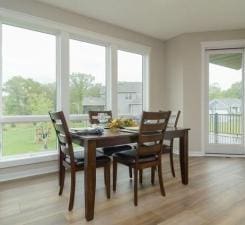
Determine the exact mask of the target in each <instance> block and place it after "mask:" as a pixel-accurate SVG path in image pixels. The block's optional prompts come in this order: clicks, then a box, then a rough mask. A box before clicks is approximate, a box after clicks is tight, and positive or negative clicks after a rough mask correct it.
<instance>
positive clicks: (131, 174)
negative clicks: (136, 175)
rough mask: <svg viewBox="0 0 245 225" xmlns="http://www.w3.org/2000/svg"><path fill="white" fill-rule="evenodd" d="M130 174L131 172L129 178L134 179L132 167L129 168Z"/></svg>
mask: <svg viewBox="0 0 245 225" xmlns="http://www.w3.org/2000/svg"><path fill="white" fill-rule="evenodd" d="M128 172H129V178H130V179H132V177H133V173H132V167H131V166H129V167H128Z"/></svg>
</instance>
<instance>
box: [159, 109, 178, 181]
mask: <svg viewBox="0 0 245 225" xmlns="http://www.w3.org/2000/svg"><path fill="white" fill-rule="evenodd" d="M180 113H181V111H180V110H178V111H177V112H171V116H170V118H169V121H168V127H174V128H176V127H177V124H178V121H179V117H180ZM165 140H166V139H165ZM167 142H168V143H167ZM173 146H174V138H172V139H169V140H166V141H164V142H163V154H165V153H169V159H170V167H171V172H172V176H173V177H175V170H174V160H173Z"/></svg>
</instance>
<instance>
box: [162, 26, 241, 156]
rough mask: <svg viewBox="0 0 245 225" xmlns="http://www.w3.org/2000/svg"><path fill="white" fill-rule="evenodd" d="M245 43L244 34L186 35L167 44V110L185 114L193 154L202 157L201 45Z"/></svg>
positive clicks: (184, 121)
mask: <svg viewBox="0 0 245 225" xmlns="http://www.w3.org/2000/svg"><path fill="white" fill-rule="evenodd" d="M240 39H245V29H244V30H233V31H219V32H200V33H191V34H183V35H180V36H178V37H176V38H174V39H171V40H169V41H166V42H165V44H166V46H165V48H166V52H165V59H166V68H165V79H166V84H167V86H168V87H167V88H165V91H166V92H165V95H167V96H169V98H168V101H167V102H166V103H167V105H166V108H171V109H178V108H179V109H181V110H183V114H182V120H183V121H182V122H183V126H184V127H190V128H191V132H190V146H189V147H190V151H191V152H192V154H200V153H201V150H202V149H201V148H202V146H201V141H202V140H201V137H202V129H201V119H202V108H201V105H202V96H201V94H202V93H201V92H202V80H201V78H202V65H201V61H202V60H201V42H206V41H223V40H240Z"/></svg>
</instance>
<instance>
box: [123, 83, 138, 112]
mask: <svg viewBox="0 0 245 225" xmlns="http://www.w3.org/2000/svg"><path fill="white" fill-rule="evenodd" d="M141 112H142V83H141V82H120V83H119V84H118V113H119V114H133V115H135V114H139V113H141Z"/></svg>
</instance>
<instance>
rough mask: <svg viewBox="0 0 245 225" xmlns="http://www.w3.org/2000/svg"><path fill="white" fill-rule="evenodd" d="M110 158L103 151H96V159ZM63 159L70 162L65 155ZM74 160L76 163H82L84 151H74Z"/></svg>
mask: <svg viewBox="0 0 245 225" xmlns="http://www.w3.org/2000/svg"><path fill="white" fill-rule="evenodd" d="M110 160H111V159H110V158H109V157H108V156H106V155H104V154H103V153H101V152H99V151H96V161H103V162H109V161H110ZM65 161H66V162H67V163H69V164H70V158H69V157H66V159H65ZM74 161H75V163H76V164H77V165H82V164H84V151H76V152H74Z"/></svg>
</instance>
